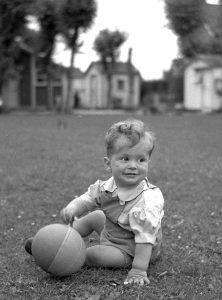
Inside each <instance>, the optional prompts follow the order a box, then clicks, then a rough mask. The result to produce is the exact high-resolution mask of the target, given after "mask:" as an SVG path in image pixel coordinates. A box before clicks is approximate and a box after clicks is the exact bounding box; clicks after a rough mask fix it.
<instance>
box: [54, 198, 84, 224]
mask: <svg viewBox="0 0 222 300" xmlns="http://www.w3.org/2000/svg"><path fill="white" fill-rule="evenodd" d="M79 199H80V198H76V199H74V200H72V201H71V202H70V203H69V204H68V205H67V206H66V207H64V208H63V209H62V210H61V212H60V217H61V219H62V221H63V222H64V223H65V224H69V223H72V222H73V221H74V218H75V217H80V216H81V215H82V214H83V213H85V212H86V211H88V209H87V208H86V207H85V206H83V205H79V204H80V201H81V199H80V201H79Z"/></svg>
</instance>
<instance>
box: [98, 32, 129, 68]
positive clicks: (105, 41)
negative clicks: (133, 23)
mask: <svg viewBox="0 0 222 300" xmlns="http://www.w3.org/2000/svg"><path fill="white" fill-rule="evenodd" d="M126 39H127V34H126V33H125V32H121V31H119V30H115V31H110V30H108V29H104V30H102V31H100V33H99V35H98V36H97V37H96V39H95V41H94V46H93V47H94V49H95V51H96V52H97V53H98V55H99V56H100V58H101V61H103V62H105V61H106V62H108V61H111V62H115V61H116V60H117V59H118V57H119V48H120V46H121V45H122V44H123V43H124V42H125V41H126Z"/></svg>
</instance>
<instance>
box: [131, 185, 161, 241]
mask: <svg viewBox="0 0 222 300" xmlns="http://www.w3.org/2000/svg"><path fill="white" fill-rule="evenodd" d="M163 207H164V199H163V195H162V193H161V191H160V190H159V189H158V188H154V189H149V190H147V191H144V192H143V194H142V196H141V199H140V201H138V202H137V204H136V205H135V206H134V207H133V208H132V209H131V210H130V212H129V224H130V227H131V230H132V231H133V232H134V234H135V242H136V243H151V244H154V243H155V241H156V236H157V233H158V231H159V229H160V227H161V220H162V217H163V215H164V211H163Z"/></svg>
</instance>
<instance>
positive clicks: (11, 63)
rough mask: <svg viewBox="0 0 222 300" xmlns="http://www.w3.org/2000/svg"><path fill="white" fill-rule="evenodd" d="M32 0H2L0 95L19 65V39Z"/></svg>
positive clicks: (0, 4) (0, 9)
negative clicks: (4, 84)
mask: <svg viewBox="0 0 222 300" xmlns="http://www.w3.org/2000/svg"><path fill="white" fill-rule="evenodd" d="M31 4H32V1H30V0H14V1H8V0H0V32H1V34H0V96H1V95H2V86H3V83H4V82H5V81H6V80H7V79H8V77H9V76H12V75H15V70H16V68H17V67H18V65H19V62H20V61H19V57H20V48H19V46H18V40H19V38H20V37H21V36H22V34H23V31H24V29H25V25H26V23H27V15H28V8H29V6H30V5H31Z"/></svg>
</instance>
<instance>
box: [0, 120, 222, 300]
mask: <svg viewBox="0 0 222 300" xmlns="http://www.w3.org/2000/svg"><path fill="white" fill-rule="evenodd" d="M132 116H133V115H132ZM123 118H125V116H83V117H79V116H77V115H76V116H65V117H64V120H65V121H66V125H67V126H66V127H65V128H63V127H58V126H57V125H58V116H56V115H32V114H27V115H10V114H9V115H1V116H0V182H1V185H0V227H1V230H0V299H7V300H11V299H22V300H23V299H24V300H25V299H33V300H34V299H53V300H55V299H63V300H65V299H78V300H79V299H91V300H98V299H100V300H101V299H189V300H190V299H195V300H196V299H197V300H198V299H200V300H210V299H212V300H219V299H222V294H221V286H222V260H221V252H222V236H221V228H222V221H221V220H222V218H221V213H222V204H221V203H222V185H221V182H222V181H221V179H222V138H221V128H222V118H221V115H206V116H204V115H181V116H143V117H142V116H140V117H139V118H141V119H142V120H143V121H145V122H147V123H148V124H150V127H151V129H152V130H154V131H155V132H156V136H157V145H156V151H155V152H154V154H153V158H152V162H151V167H150V181H151V182H152V183H154V184H156V185H157V186H159V187H160V188H161V190H162V192H163V194H164V197H165V200H166V205H165V217H164V220H163V232H164V243H163V252H162V256H161V258H160V259H159V261H158V262H157V263H156V264H155V265H151V266H150V268H149V271H148V275H149V278H150V280H151V284H150V285H149V286H145V287H142V288H141V287H128V286H124V285H123V284H122V282H123V280H124V278H125V276H126V274H127V270H111V269H96V268H82V269H81V270H80V271H79V272H78V273H76V274H74V275H73V276H70V277H68V278H64V279H56V278H53V277H51V276H49V275H48V274H46V273H45V272H44V271H42V270H41V269H40V268H39V267H37V266H36V265H35V263H34V261H33V259H32V258H31V257H29V256H28V255H27V254H26V253H25V251H24V247H23V246H24V241H25V239H26V238H27V237H29V236H32V235H34V234H35V233H36V231H37V230H39V229H40V228H41V227H43V226H44V225H47V224H51V223H57V222H60V219H59V216H58V213H59V211H60V209H61V208H62V207H63V206H64V205H65V204H66V203H68V201H70V200H71V199H72V198H73V197H74V196H75V195H79V194H80V193H83V192H84V191H85V190H86V188H87V187H88V185H89V184H91V183H93V182H94V181H96V180H97V178H101V179H105V178H107V176H108V174H106V173H105V171H104V170H103V156H104V155H105V153H104V147H103V137H104V133H105V130H106V129H107V127H108V126H109V125H111V124H112V123H113V122H114V121H117V120H120V119H123Z"/></svg>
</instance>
